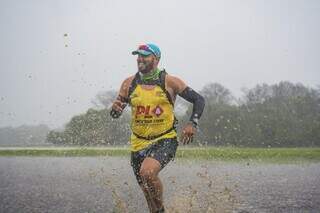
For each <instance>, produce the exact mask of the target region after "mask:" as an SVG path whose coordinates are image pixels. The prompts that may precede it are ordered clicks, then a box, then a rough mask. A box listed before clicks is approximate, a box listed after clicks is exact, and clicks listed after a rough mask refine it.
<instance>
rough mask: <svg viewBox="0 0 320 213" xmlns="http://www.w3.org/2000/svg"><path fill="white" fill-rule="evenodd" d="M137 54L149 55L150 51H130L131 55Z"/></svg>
mask: <svg viewBox="0 0 320 213" xmlns="http://www.w3.org/2000/svg"><path fill="white" fill-rule="evenodd" d="M137 54H140V55H145V56H148V55H151V54H152V53H151V52H149V51H145V50H135V51H133V52H132V55H137Z"/></svg>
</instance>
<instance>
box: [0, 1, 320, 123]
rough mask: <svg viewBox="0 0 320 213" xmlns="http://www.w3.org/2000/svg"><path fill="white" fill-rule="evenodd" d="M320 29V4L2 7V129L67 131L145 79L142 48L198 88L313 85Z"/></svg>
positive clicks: (319, 64)
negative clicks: (138, 52) (139, 77)
mask: <svg viewBox="0 0 320 213" xmlns="http://www.w3.org/2000/svg"><path fill="white" fill-rule="evenodd" d="M319 26H320V1H318V0H305V1H302V0H265V1H262V0H256V1H253V0H220V1H214V0H204V1H201V0H199V1H183V0H181V1H176V0H161V1H150V0H136V1H130V0H112V1H111V0H93V1H92V0H74V1H71V0H54V1H49V0H29V1H18V0H0V27H1V28H0V47H1V48H0V73H1V78H0V127H2V126H19V125H22V124H32V125H34V124H39V123H44V124H47V125H49V127H51V128H56V127H61V126H63V125H64V124H65V123H66V122H68V121H69V119H70V118H71V117H72V116H73V115H76V114H79V113H84V112H86V110H87V109H88V108H90V107H92V106H93V105H92V104H91V100H92V99H93V98H94V97H95V95H96V94H97V93H98V92H99V91H104V90H109V89H116V90H118V89H119V87H120V83H121V82H122V80H124V79H125V78H126V77H127V76H129V75H131V74H134V73H135V72H136V70H137V68H136V58H135V56H132V55H131V51H132V50H133V49H135V48H136V47H137V46H138V44H140V43H143V42H154V43H156V44H158V45H159V47H160V48H161V50H162V56H163V58H162V60H161V67H165V68H166V70H167V71H168V72H169V73H170V74H173V75H176V76H179V77H180V78H182V79H183V80H184V81H185V82H186V83H187V84H188V85H190V86H191V87H193V88H195V89H197V90H200V89H201V88H202V87H203V86H204V85H205V84H206V83H209V82H219V83H221V84H222V85H224V86H226V87H227V88H229V89H231V91H232V92H233V93H234V94H235V95H237V96H239V95H241V92H240V89H241V88H242V87H249V88H250V87H252V86H254V85H256V84H257V83H262V82H266V83H269V84H271V83H277V82H279V81H282V80H289V81H291V82H294V83H296V82H301V83H303V84H305V85H308V86H313V87H314V86H316V85H318V84H320V69H319V68H320V60H319V59H320V58H319V56H320V54H319V53H320V41H319V38H320V27H319ZM66 33H67V34H68V36H66V37H65V36H64V34H66ZM65 45H67V47H66V46H65Z"/></svg>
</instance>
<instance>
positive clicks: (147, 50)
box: [132, 43, 161, 59]
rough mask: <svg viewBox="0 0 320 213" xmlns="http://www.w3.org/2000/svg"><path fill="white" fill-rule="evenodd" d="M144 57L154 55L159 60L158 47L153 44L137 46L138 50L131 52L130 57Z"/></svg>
mask: <svg viewBox="0 0 320 213" xmlns="http://www.w3.org/2000/svg"><path fill="white" fill-rule="evenodd" d="M137 54H141V55H145V56H148V55H150V54H154V55H155V56H156V57H157V58H158V59H160V58H161V51H160V49H159V47H158V46H157V45H155V44H150V43H149V44H142V45H139V47H138V49H137V50H135V51H133V52H132V55H137Z"/></svg>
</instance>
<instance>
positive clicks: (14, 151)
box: [0, 147, 320, 162]
mask: <svg viewBox="0 0 320 213" xmlns="http://www.w3.org/2000/svg"><path fill="white" fill-rule="evenodd" d="M129 154H130V150H129V149H128V148H117V147H114V148H113V147H99V148H97V147H61V148H60V147H49V148H48V147H42V148H41V147H40V148H32V147H29V148H23V147H21V148H7V149H6V148H1V149H0V156H55V157H59V156H63V157H72V156H129ZM176 157H177V158H180V159H200V160H202V159H204V160H231V161H234V160H236V161H237V160H246V161H247V160H258V161H259V160H261V161H271V162H272V161H275V162H291V161H300V160H303V161H320V148H233V147H201V148H200V147H199V148H194V147H193V148H191V147H190V148H188V147H179V148H178V151H177V154H176Z"/></svg>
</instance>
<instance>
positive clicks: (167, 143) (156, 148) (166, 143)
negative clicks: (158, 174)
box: [131, 138, 178, 184]
mask: <svg viewBox="0 0 320 213" xmlns="http://www.w3.org/2000/svg"><path fill="white" fill-rule="evenodd" d="M177 147H178V140H177V138H165V139H160V140H159V141H157V142H155V143H154V144H151V145H150V146H148V147H147V148H145V149H142V150H140V151H137V152H131V166H132V168H133V172H134V174H135V176H136V178H137V181H138V183H139V184H141V183H142V179H141V176H140V167H141V164H142V162H143V160H144V159H145V158H146V157H151V158H153V159H155V160H157V161H159V163H160V165H161V169H163V168H164V167H165V166H166V165H167V164H168V163H169V162H170V160H173V159H174V156H175V154H176V151H177Z"/></svg>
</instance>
